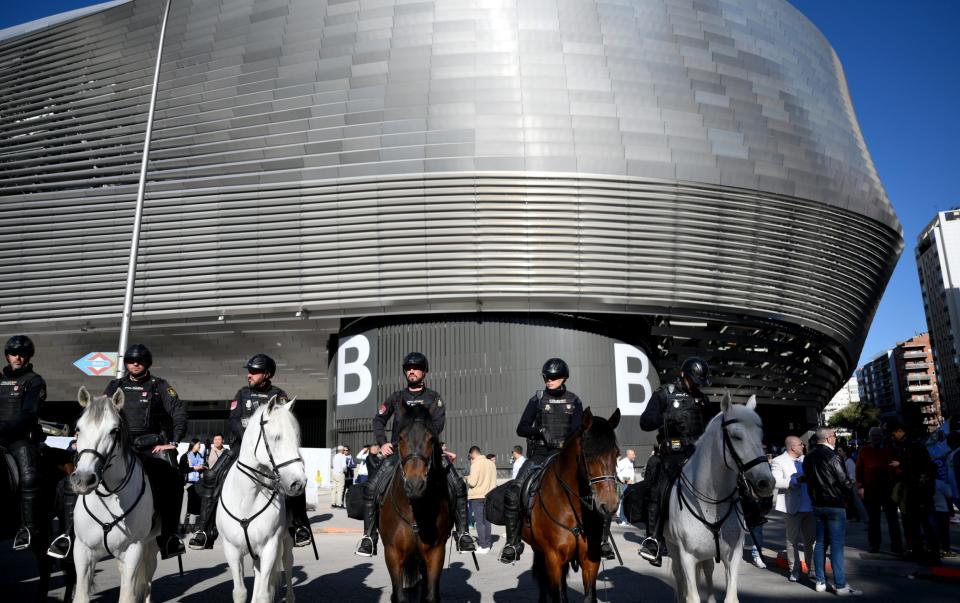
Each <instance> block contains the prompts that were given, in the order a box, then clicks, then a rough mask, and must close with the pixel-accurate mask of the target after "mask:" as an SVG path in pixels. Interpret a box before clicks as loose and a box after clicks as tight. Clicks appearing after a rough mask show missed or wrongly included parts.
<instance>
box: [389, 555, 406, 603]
mask: <svg viewBox="0 0 960 603" xmlns="http://www.w3.org/2000/svg"><path fill="white" fill-rule="evenodd" d="M383 557H384V560H385V561H386V562H387V569H388V570H389V571H390V584H391V586H392V588H393V592H392V593H391V594H390V601H391V603H406V601H407V593H406V592H405V591H404V590H403V567H404V564H405V563H404V562H405V560H404V559H403V555H402V554H401V552H400V551H399V550H398V549H397V548H396V547H392V546H389V547H388V546H386V545H384V547H383Z"/></svg>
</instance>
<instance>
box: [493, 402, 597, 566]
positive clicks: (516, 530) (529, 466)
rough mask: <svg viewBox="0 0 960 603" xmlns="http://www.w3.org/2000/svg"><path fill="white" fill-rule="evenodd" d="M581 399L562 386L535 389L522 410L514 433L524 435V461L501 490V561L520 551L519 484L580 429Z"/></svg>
mask: <svg viewBox="0 0 960 603" xmlns="http://www.w3.org/2000/svg"><path fill="white" fill-rule="evenodd" d="M582 418H583V402H581V401H580V398H579V397H577V395H576V394H575V393H573V392H571V391H568V390H567V389H566V388H565V387H561V388H559V389H556V390H541V391H538V392H537V393H536V394H534V395H533V397H531V398H530V400H528V401H527V406H526V408H524V410H523V415H521V417H520V423H519V424H517V435H518V436H520V437H523V438H526V439H527V455H528V456H527V461H526V462H525V463H524V464H523V466H522V467H520V471H519V472H517V477H516V479H514V480H513V482H512V483H511V485H510V487H509V488H507V490H506V492H504V498H503V511H504V522H505V524H506V526H505V527H506V529H507V543H506V545H505V546H504V550H503V552H502V553H501V561H504V562H507V563H513V562H514V561H516V560H517V559H518V558H519V557H520V553H522V552H523V544H522V543H521V542H520V488H521V486H522V485H523V481H524V480H525V479H526V477H527V476H528V475H530V474H531V473H533V472H534V471H535V470H537V469H538V468H540V467H541V466H542V465H543V463H544V462H545V461H546V460H547V458H548V457H549V456H550V455H551V454H553V453H554V452H556V451H557V450H560V449H561V448H563V443H564V442H565V441H566V440H567V438H568V437H569V436H570V435H571V434H573V433H574V432H575V431H577V430H578V429H580V422H581V420H582Z"/></svg>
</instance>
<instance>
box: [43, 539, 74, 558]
mask: <svg viewBox="0 0 960 603" xmlns="http://www.w3.org/2000/svg"><path fill="white" fill-rule="evenodd" d="M64 542H66V543H67V548H66V550H63V549H62V548H61V547H62V546H63V543H64ZM72 547H73V540H71V539H70V535H69V534H60V535H59V536H57V537H56V538H54V539H53V542H51V543H50V548H48V549H47V555H48V556H50V557H53V558H54V559H66V558H67V555H69V554H70V549H71V548H72Z"/></svg>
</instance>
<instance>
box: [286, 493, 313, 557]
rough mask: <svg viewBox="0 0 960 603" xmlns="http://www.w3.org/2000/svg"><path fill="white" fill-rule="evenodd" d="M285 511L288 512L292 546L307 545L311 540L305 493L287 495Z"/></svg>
mask: <svg viewBox="0 0 960 603" xmlns="http://www.w3.org/2000/svg"><path fill="white" fill-rule="evenodd" d="M287 512H288V513H289V514H290V528H289V530H290V536H291V537H293V546H308V545H309V544H310V543H311V542H312V541H313V531H312V530H311V529H310V518H309V517H307V494H306V492H301V493H300V495H299V496H288V497H287Z"/></svg>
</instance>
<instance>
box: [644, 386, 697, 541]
mask: <svg viewBox="0 0 960 603" xmlns="http://www.w3.org/2000/svg"><path fill="white" fill-rule="evenodd" d="M706 410H707V397H706V396H705V395H704V394H703V393H701V392H696V393H694V392H690V391H688V390H687V388H686V387H685V386H684V384H683V382H682V381H681V380H677V381H676V382H674V383H671V384H667V385H663V386H661V387H660V388H659V389H657V391H656V392H654V394H653V396H651V398H650V402H648V403H647V407H646V409H644V411H643V414H642V415H640V428H641V429H643V430H644V431H658V432H659V434H658V438H657V439H658V441H659V446H658V448H657V453H656V454H655V455H653V456H652V457H650V460H649V461H647V468H646V471H645V472H644V481H647V480H649V481H650V483H651V484H652V485H651V487H650V492H649V500H648V503H647V513H648V517H647V534H648V536H651V537H655V538H656V539H657V542H658V543H662V542H663V523H664V522H663V521H661V509H662V503H663V499H664V497H665V494H666V492H667V489H668V488H669V485H670V483H671V482H672V481H673V478H674V477H676V476H677V474H678V473H679V472H680V468H681V467H682V466H683V462H684V461H685V460H687V458H689V457H690V455H691V454H693V451H694V443H695V442H696V441H697V438H699V437H700V436H701V435H703V431H704V429H705V428H706V424H707V417H706Z"/></svg>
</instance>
